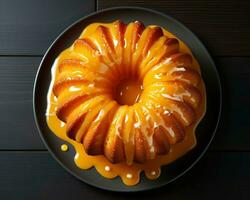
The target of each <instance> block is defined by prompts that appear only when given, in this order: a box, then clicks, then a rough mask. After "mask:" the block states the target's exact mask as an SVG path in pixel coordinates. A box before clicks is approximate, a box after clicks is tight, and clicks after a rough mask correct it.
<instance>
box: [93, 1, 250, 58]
mask: <svg viewBox="0 0 250 200" xmlns="http://www.w3.org/2000/svg"><path fill="white" fill-rule="evenodd" d="M112 6H141V7H147V8H151V9H155V10H159V11H161V12H163V13H165V14H167V15H170V16H173V17H175V18H176V19H178V20H180V21H181V22H183V23H184V24H185V25H186V26H187V27H188V28H190V29H191V30H192V31H194V33H196V34H197V35H198V37H199V38H200V39H201V40H202V42H204V44H205V45H206V46H207V47H208V49H209V50H210V51H211V53H212V54H213V55H224V56H225V55H227V56H228V55H230V56H232V55H233V56H236V55H237V56H249V55H250V43H249V42H248V41H250V23H249V19H250V12H249V8H250V1H245V0H238V1H234V0H226V1H216V0H205V1H195V0H192V1H185V0H179V1H176V0H168V1H165V0H154V1H152V0H119V1H117V0H98V4H97V8H98V9H99V10H100V9H103V8H109V7H112ZM128 14H129V13H128ZM155 23H156V24H157V22H155Z"/></svg>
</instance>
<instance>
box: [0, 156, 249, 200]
mask: <svg viewBox="0 0 250 200" xmlns="http://www.w3.org/2000/svg"><path fill="white" fill-rule="evenodd" d="M0 163H4V164H1V165H0V185H1V187H0V199H8V200H11V199H47V200H50V199H51V200H54V199H60V200H64V199H80V198H81V197H83V199H102V200H106V199H121V200H123V199H124V200H127V199H131V200H133V199H138V198H139V199H141V198H140V197H142V196H141V195H143V196H144V197H145V198H144V199H154V198H155V196H156V195H157V199H159V200H161V199H162V200H163V199H171V200H177V199H178V200H179V199H200V198H201V197H202V199H204V200H211V199H227V200H235V199H237V200H246V199H247V197H248V196H247V194H249V179H250V171H249V167H250V153H227V154H224V153H207V154H206V155H205V156H204V158H203V159H202V160H201V161H200V162H199V163H198V164H197V165H196V166H195V167H194V168H193V169H192V170H191V171H190V172H188V173H187V174H186V175H185V176H184V177H183V178H182V179H180V180H179V181H177V182H175V183H174V184H172V185H170V186H169V187H167V188H164V187H163V188H161V189H160V190H155V191H150V192H146V193H143V194H142V193H133V194H124V193H112V192H105V191H102V190H100V189H96V188H93V187H90V186H88V185H87V184H84V183H82V182H80V181H78V180H77V179H76V178H74V177H73V176H71V175H70V174H68V172H66V171H65V170H64V169H63V168H62V167H61V166H59V164H57V163H56V161H54V160H53V158H52V157H51V155H49V153H47V152H24V153H20V152H0ZM225 183H230V184H225ZM146 197H147V198H146Z"/></svg>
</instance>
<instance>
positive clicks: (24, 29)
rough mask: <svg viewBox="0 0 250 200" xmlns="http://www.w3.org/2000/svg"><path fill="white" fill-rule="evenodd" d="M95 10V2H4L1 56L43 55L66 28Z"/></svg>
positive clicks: (0, 19) (0, 20) (1, 5)
mask: <svg viewBox="0 0 250 200" xmlns="http://www.w3.org/2000/svg"><path fill="white" fill-rule="evenodd" d="M94 10H95V1H94V0H71V1H68V0H61V1H50V0H37V1H36V2H34V1H32V0H25V2H24V1H18V0H1V1H0V55H34V54H35V55H42V54H44V53H45V51H46V50H47V48H48V47H49V45H50V44H51V43H52V41H53V40H54V39H55V38H56V37H57V36H58V35H59V34H60V33H61V32H62V31H63V30H64V29H65V28H66V27H67V26H69V25H70V24H72V23H73V22H75V21H76V20H78V19H79V18H81V17H83V16H85V15H87V14H89V13H91V12H93V11H94Z"/></svg>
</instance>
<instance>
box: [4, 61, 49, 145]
mask: <svg viewBox="0 0 250 200" xmlns="http://www.w3.org/2000/svg"><path fill="white" fill-rule="evenodd" d="M40 61H41V57H38V58H34V57H29V58H27V57H0V111H1V114H0V133H1V139H0V149H44V148H45V147H44V145H43V144H42V141H41V139H40V138H39V135H38V131H37V128H36V126H35V121H34V117H33V108H32V90H33V83H34V80H35V75H36V71H37V69H38V66H39V63H40Z"/></svg>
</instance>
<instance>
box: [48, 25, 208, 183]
mask: <svg viewBox="0 0 250 200" xmlns="http://www.w3.org/2000/svg"><path fill="white" fill-rule="evenodd" d="M52 97H53V98H52ZM205 98H206V97H205V88H204V84H203V81H202V78H201V75H200V69H199V65H198V63H197V62H196V60H195V59H194V57H193V56H192V54H191V52H190V50H189V49H188V48H187V47H186V45H185V44H184V43H183V42H181V41H180V40H179V39H177V38H176V37H175V36H173V35H171V34H170V33H169V32H167V31H166V30H164V29H163V28H161V27H159V26H147V27H145V26H144V25H143V23H141V22H138V21H135V22H131V23H129V24H124V23H123V22H121V21H115V22H113V23H111V24H97V23H96V24H91V25H90V26H89V27H87V28H86V29H85V30H84V31H83V33H82V34H81V36H80V37H79V39H77V40H76V41H75V42H74V43H73V45H72V46H71V47H70V48H68V49H67V50H65V51H63V52H62V53H61V54H60V56H59V57H58V58H57V60H56V62H55V70H54V72H53V80H52V83H51V92H50V93H49V102H48V104H49V105H50V110H49V112H50V114H49V115H48V116H52V115H53V112H54V114H55V117H56V118H57V120H58V121H60V123H61V125H60V127H64V129H65V133H62V134H64V135H65V136H63V137H62V135H61V137H62V138H64V139H65V140H67V141H69V142H70V143H72V142H73V144H77V145H78V146H79V145H80V146H82V150H81V151H84V153H85V154H86V155H87V156H89V157H92V158H94V157H96V158H99V157H100V156H102V159H105V162H106V163H109V166H115V165H114V163H118V164H120V165H124V166H125V165H126V166H128V167H130V168H128V169H132V168H131V167H133V166H136V167H137V169H139V168H140V167H138V166H143V165H144V164H145V165H150V163H152V162H154V161H155V162H156V161H157V159H158V160H159V158H161V163H160V164H159V166H158V167H160V165H162V164H165V163H167V162H166V161H164V159H162V158H164V156H167V155H169V154H171V153H172V151H174V148H175V146H178V145H179V147H178V148H182V149H183V148H184V150H183V151H182V153H179V154H183V153H184V152H187V151H188V150H190V149H191V148H192V147H193V146H194V145H195V139H194V140H193V143H192V144H191V146H188V145H186V146H185V145H184V146H183V147H181V143H183V144H184V143H185V140H187V138H188V137H191V135H192V137H194V138H195V136H194V135H193V133H192V132H194V130H195V127H196V126H197V124H198V123H199V121H200V120H201V118H202V116H203V114H204V112H205V106H204V105H205ZM51 107H53V109H51ZM48 119H49V117H48ZM51 126H53V125H52V123H50V127H51ZM51 129H53V128H51ZM54 132H55V131H54ZM57 132H58V131H57ZM57 134H58V133H57ZM187 135H190V136H187ZM185 148H186V149H185ZM79 155H80V154H79V153H78V156H79ZM98 156H99V157H98ZM176 157H178V156H176ZM172 160H174V159H172ZM159 162H160V161H159ZM164 162H165V163H164ZM151 165H152V164H151ZM141 169H143V167H141ZM106 171H107V170H106ZM117 174H119V173H118V172H116V175H117ZM127 178H128V177H127Z"/></svg>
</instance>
